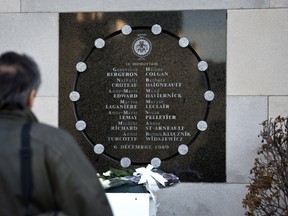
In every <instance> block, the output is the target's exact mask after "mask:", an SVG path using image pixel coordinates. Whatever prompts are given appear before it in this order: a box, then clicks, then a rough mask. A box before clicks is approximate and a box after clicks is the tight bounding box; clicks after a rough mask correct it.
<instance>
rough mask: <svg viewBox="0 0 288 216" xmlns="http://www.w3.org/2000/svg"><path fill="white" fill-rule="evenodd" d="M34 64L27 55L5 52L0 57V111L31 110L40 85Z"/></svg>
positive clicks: (38, 73)
mask: <svg viewBox="0 0 288 216" xmlns="http://www.w3.org/2000/svg"><path fill="white" fill-rule="evenodd" d="M40 82H41V78H40V72H39V69H38V66H37V64H36V62H35V61H34V60H33V59H32V58H31V57H29V56H27V55H24V54H23V55H20V54H17V53H15V52H7V53H4V54H2V55H1V56H0V110H3V109H9V110H14V109H25V108H31V107H32V103H33V99H34V96H35V93H36V91H37V89H38V87H39V85H40Z"/></svg>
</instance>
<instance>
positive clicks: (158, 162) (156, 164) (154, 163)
mask: <svg viewBox="0 0 288 216" xmlns="http://www.w3.org/2000/svg"><path fill="white" fill-rule="evenodd" d="M151 165H152V166H153V167H154V168H158V167H160V165H161V160H160V158H158V157H155V158H153V159H152V160H151Z"/></svg>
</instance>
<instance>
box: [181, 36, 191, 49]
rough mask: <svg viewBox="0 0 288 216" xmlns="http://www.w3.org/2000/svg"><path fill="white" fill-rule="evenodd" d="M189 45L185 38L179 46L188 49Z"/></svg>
mask: <svg viewBox="0 0 288 216" xmlns="http://www.w3.org/2000/svg"><path fill="white" fill-rule="evenodd" d="M188 45H189V40H188V39H187V38H185V37H183V38H180V39H179V46H180V47H183V48H184V47H187V46H188Z"/></svg>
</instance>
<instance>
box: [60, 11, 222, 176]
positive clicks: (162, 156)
mask: <svg viewBox="0 0 288 216" xmlns="http://www.w3.org/2000/svg"><path fill="white" fill-rule="evenodd" d="M205 15H206V18H205V20H206V21H203V16H205ZM93 17H94V18H93ZM95 17H96V18H95ZM185 17H186V20H185ZM201 17H202V19H201ZM215 17H216V18H217V19H218V20H217V19H216V20H215ZM189 18H194V19H196V20H198V21H195V20H194V21H193V22H192V23H189ZM183 22H187V23H188V24H186V25H188V27H187V26H185V28H184V27H183V26H182V25H183ZM199 22H200V24H202V26H201V25H200V24H199ZM203 22H204V23H203ZM205 22H206V23H205ZM215 22H216V25H219V23H221V24H220V26H221V29H220V30H219V28H215V26H211V25H212V24H213V23H214V24H215ZM217 22H219V23H217ZM193 23H194V26H193ZM72 26H73V27H72ZM189 26H192V30H191V29H189ZM186 28H187V30H186ZM194 28H195V29H194ZM207 28H208V29H207ZM212 30H213V31H215V32H214V34H215V38H214V39H213V37H207V36H206V37H207V38H206V40H208V39H209V38H210V40H212V43H211V41H209V43H211V44H213V42H215V43H219V40H220V43H221V44H222V45H221V46H224V53H223V50H222V53H221V49H220V48H219V49H220V51H219V50H216V51H215V50H213V48H211V47H210V49H211V51H210V52H216V53H217V52H218V54H217V57H214V59H213V55H210V53H209V52H208V53H207V54H205V52H204V51H203V50H202V49H204V48H203V47H205V46H204V45H203V44H205V43H208V42H205V34H206V33H207V34H211V33H209V32H211V31H212ZM191 31H192V32H191ZM205 31H207V32H205ZM218 31H219V32H218ZM197 34H199V35H200V36H199V35H198V36H197ZM193 36H194V37H195V38H194V37H193ZM221 36H222V37H223V36H224V38H221ZM201 37H204V38H201ZM197 38H199V39H197ZM221 40H222V42H221ZM200 43H203V44H200ZM209 43H208V44H209ZM225 43H226V19H225V11H210V12H207V11H194V12H193V11H190V12H147V13H144V12H138V13H128V12H127V13H76V14H61V15H60V102H59V104H60V109H59V110H60V118H59V120H60V121H59V122H60V126H61V127H63V128H65V129H67V130H69V132H71V133H72V134H73V135H74V136H75V137H76V139H77V140H78V141H79V144H80V145H81V147H82V149H83V151H84V152H85V153H86V154H87V155H88V157H89V159H90V160H91V161H92V163H93V164H94V166H95V167H96V169H97V170H98V171H100V172H101V171H103V172H104V171H107V170H108V169H109V168H135V167H139V166H146V165H147V164H152V165H153V166H154V167H155V168H159V169H163V170H164V171H166V172H173V173H174V174H176V175H178V176H179V177H180V179H181V181H210V182H212V181H215V182H221V181H225V83H226V80H225V45H223V44H225ZM214 46H215V45H214ZM201 47H202V48H201ZM216 48H217V46H215V49H216ZM222 49H223V48H222ZM201 54H202V56H201ZM221 56H222V57H221Z"/></svg>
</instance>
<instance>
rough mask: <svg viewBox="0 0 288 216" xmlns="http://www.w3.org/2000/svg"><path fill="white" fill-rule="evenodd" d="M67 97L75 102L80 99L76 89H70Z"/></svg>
mask: <svg viewBox="0 0 288 216" xmlns="http://www.w3.org/2000/svg"><path fill="white" fill-rule="evenodd" d="M69 98H70V100H71V101H73V102H75V101H78V100H79V99H80V94H79V92H77V91H72V92H71V93H70V94H69Z"/></svg>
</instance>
